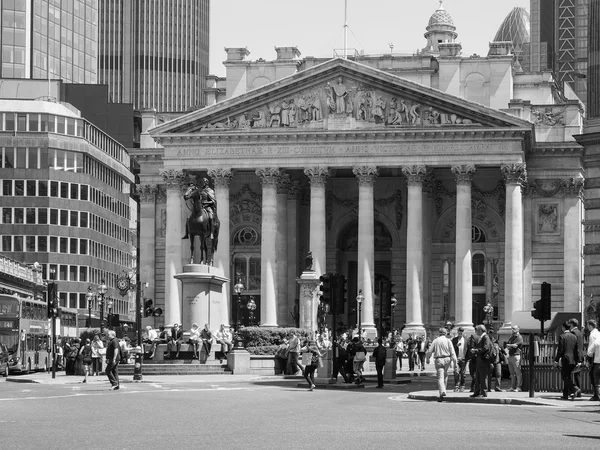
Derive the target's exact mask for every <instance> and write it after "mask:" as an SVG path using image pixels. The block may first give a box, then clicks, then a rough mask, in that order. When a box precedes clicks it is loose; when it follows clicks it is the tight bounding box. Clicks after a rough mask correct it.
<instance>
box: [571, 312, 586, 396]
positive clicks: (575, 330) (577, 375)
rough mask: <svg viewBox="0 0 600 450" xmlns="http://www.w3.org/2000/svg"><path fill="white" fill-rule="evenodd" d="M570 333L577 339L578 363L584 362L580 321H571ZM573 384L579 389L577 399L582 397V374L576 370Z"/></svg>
mask: <svg viewBox="0 0 600 450" xmlns="http://www.w3.org/2000/svg"><path fill="white" fill-rule="evenodd" d="M568 325H569V332H570V333H573V335H574V336H575V337H576V338H577V362H578V363H581V362H583V334H582V333H581V330H580V329H579V321H578V320H577V319H575V318H572V319H569V321H568ZM573 382H574V383H575V387H576V388H577V397H581V372H580V371H579V370H576V371H574V372H573Z"/></svg>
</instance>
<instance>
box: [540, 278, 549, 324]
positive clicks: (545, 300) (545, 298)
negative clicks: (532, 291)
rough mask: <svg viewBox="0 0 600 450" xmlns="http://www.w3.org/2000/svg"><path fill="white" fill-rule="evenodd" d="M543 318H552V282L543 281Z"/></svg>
mask: <svg viewBox="0 0 600 450" xmlns="http://www.w3.org/2000/svg"><path fill="white" fill-rule="evenodd" d="M541 302H542V319H544V320H550V319H551V317H550V316H551V313H552V285H551V284H550V283H546V282H544V283H542V298H541Z"/></svg>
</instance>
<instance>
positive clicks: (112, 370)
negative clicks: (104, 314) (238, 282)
mask: <svg viewBox="0 0 600 450" xmlns="http://www.w3.org/2000/svg"><path fill="white" fill-rule="evenodd" d="M108 340H109V341H108V344H107V346H106V370H105V372H106V376H107V377H108V381H110V389H111V390H113V391H116V390H118V389H119V362H120V360H121V346H120V345H119V339H118V338H117V334H116V333H115V332H114V330H109V331H108Z"/></svg>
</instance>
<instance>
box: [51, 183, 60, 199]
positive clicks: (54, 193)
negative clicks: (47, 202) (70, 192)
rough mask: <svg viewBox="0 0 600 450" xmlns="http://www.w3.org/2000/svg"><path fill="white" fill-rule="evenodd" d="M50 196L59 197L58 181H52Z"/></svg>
mask: <svg viewBox="0 0 600 450" xmlns="http://www.w3.org/2000/svg"><path fill="white" fill-rule="evenodd" d="M50 197H58V181H51V182H50Z"/></svg>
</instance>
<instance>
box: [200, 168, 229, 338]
mask: <svg viewBox="0 0 600 450" xmlns="http://www.w3.org/2000/svg"><path fill="white" fill-rule="evenodd" d="M233 175H234V171H233V169H230V168H220V169H212V170H209V171H208V176H209V177H211V178H212V180H213V183H214V185H215V196H216V197H217V215H218V216H219V222H220V224H221V225H220V228H219V243H218V246H217V251H216V252H215V255H214V260H215V267H216V268H217V269H219V270H220V271H222V273H223V276H224V277H225V278H227V279H229V280H231V273H230V272H231V261H230V254H231V249H230V243H231V236H230V230H229V183H230V182H231V179H232V178H233ZM235 283H237V280H234V282H233V284H235ZM231 286H232V283H231V282H227V283H225V284H223V288H222V289H223V290H222V301H221V308H222V311H221V317H227V318H228V319H229V323H230V324H233V323H234V322H233V320H234V318H233V317H231V311H232V309H233V308H230V305H231V302H232V297H231ZM233 301H235V302H236V306H237V300H233ZM199 325H200V324H199ZM225 325H226V326H227V324H225Z"/></svg>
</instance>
